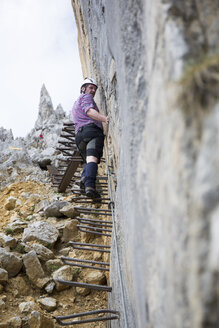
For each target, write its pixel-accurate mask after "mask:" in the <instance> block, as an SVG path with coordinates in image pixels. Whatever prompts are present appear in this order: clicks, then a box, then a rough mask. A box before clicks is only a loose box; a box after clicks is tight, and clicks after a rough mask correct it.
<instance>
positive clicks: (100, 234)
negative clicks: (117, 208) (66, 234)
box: [78, 227, 111, 237]
mask: <svg viewBox="0 0 219 328" xmlns="http://www.w3.org/2000/svg"><path fill="white" fill-rule="evenodd" d="M78 230H80V231H81V232H87V233H92V234H94V235H99V236H107V237H111V234H109V233H103V232H97V231H92V230H87V229H81V227H78Z"/></svg>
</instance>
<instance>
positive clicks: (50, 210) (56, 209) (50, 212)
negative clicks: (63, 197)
mask: <svg viewBox="0 0 219 328" xmlns="http://www.w3.org/2000/svg"><path fill="white" fill-rule="evenodd" d="M66 205H69V202H60V201H55V202H53V203H51V204H50V205H48V206H47V207H46V208H45V209H44V213H45V216H46V217H50V216H55V217H57V218H59V217H62V216H63V213H61V212H60V210H61V209H62V208H63V207H64V206H66Z"/></svg>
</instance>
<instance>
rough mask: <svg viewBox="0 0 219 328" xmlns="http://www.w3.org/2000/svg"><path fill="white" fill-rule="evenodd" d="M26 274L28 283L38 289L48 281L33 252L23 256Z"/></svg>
mask: <svg viewBox="0 0 219 328" xmlns="http://www.w3.org/2000/svg"><path fill="white" fill-rule="evenodd" d="M23 261H24V266H25V269H26V274H27V276H28V278H29V279H30V281H31V282H32V283H33V284H34V285H36V286H37V287H39V288H42V287H44V286H45V285H46V284H47V283H48V281H49V279H48V278H46V276H45V273H44V271H43V268H42V266H41V264H40V261H39V259H38V257H37V254H36V252H35V251H30V252H29V253H27V254H25V255H24V256H23Z"/></svg>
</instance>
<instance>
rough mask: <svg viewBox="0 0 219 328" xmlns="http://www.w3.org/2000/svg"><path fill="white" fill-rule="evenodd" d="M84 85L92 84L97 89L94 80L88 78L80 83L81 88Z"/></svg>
mask: <svg viewBox="0 0 219 328" xmlns="http://www.w3.org/2000/svg"><path fill="white" fill-rule="evenodd" d="M85 84H94V85H95V86H96V87H97V88H98V85H97V82H96V81H95V80H94V79H91V78H89V77H85V79H84V81H83V82H82V85H81V88H82V87H83V86H84V85H85Z"/></svg>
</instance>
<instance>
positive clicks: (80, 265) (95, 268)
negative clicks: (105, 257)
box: [63, 260, 109, 271]
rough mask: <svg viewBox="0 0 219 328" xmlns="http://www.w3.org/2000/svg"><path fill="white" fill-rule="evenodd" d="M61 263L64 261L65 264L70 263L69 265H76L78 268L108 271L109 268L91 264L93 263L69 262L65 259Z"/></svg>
mask: <svg viewBox="0 0 219 328" xmlns="http://www.w3.org/2000/svg"><path fill="white" fill-rule="evenodd" d="M63 263H65V264H67V265H70V266H76V267H79V268H86V269H94V270H102V271H109V269H107V268H103V267H97V266H93V265H86V264H80V263H70V262H68V261H65V260H64V261H63Z"/></svg>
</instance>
